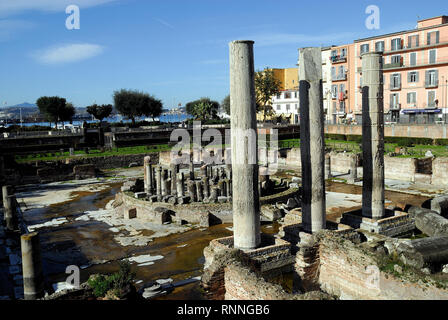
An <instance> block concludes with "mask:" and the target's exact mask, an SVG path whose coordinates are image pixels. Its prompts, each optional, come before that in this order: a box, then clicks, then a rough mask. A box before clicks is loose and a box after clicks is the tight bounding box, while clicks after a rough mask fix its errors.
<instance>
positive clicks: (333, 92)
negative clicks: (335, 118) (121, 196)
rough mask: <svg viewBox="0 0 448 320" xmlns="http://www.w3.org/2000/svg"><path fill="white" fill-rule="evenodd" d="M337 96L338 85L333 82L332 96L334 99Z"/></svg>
mask: <svg viewBox="0 0 448 320" xmlns="http://www.w3.org/2000/svg"><path fill="white" fill-rule="evenodd" d="M337 96H338V86H337V85H335V84H333V85H332V86H331V97H332V98H333V99H336V98H337Z"/></svg>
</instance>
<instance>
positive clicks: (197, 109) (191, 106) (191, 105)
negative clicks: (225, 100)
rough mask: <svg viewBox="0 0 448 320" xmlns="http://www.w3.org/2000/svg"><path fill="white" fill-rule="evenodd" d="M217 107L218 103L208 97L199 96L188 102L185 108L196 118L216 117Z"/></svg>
mask: <svg viewBox="0 0 448 320" xmlns="http://www.w3.org/2000/svg"><path fill="white" fill-rule="evenodd" d="M218 109H219V103H218V102H216V101H213V100H210V98H201V99H199V100H195V101H191V102H188V103H187V104H186V105H185V110H186V111H187V113H188V114H191V115H192V116H194V117H195V119H198V120H208V119H216V118H217V114H218Z"/></svg>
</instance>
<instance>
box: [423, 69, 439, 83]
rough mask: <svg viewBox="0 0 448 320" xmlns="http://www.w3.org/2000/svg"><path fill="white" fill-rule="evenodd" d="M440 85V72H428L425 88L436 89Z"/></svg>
mask: <svg viewBox="0 0 448 320" xmlns="http://www.w3.org/2000/svg"><path fill="white" fill-rule="evenodd" d="M438 85H439V71H438V70H428V71H426V74H425V86H426V87H435V86H438Z"/></svg>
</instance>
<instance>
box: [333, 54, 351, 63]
mask: <svg viewBox="0 0 448 320" xmlns="http://www.w3.org/2000/svg"><path fill="white" fill-rule="evenodd" d="M330 61H331V63H342V62H347V57H346V56H341V55H337V56H331V57H330Z"/></svg>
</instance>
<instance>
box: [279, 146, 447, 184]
mask: <svg viewBox="0 0 448 320" xmlns="http://www.w3.org/2000/svg"><path fill="white" fill-rule="evenodd" d="M354 156H355V155H354V154H352V153H343V152H339V153H337V152H331V171H332V172H341V173H348V172H349V170H350V161H351V159H352V158H353V157H354ZM300 159H301V158H300V149H299V148H292V149H290V150H288V151H287V154H286V159H282V158H279V163H280V162H281V163H282V164H284V165H285V166H287V167H290V168H293V169H295V170H300V169H301V161H300ZM280 160H281V161H280ZM361 162H362V161H361V160H360V155H358V170H357V173H358V177H362V167H359V166H361V165H362V163H361ZM431 165H432V168H431ZM431 170H432V176H431V174H427V173H431ZM419 171H420V172H422V173H417V172H419ZM384 174H385V178H386V179H393V180H401V181H409V182H422V183H428V184H430V183H432V184H443V185H448V158H437V159H435V160H434V161H433V162H432V164H431V159H414V158H398V157H388V156H385V157H384Z"/></svg>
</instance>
